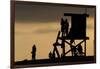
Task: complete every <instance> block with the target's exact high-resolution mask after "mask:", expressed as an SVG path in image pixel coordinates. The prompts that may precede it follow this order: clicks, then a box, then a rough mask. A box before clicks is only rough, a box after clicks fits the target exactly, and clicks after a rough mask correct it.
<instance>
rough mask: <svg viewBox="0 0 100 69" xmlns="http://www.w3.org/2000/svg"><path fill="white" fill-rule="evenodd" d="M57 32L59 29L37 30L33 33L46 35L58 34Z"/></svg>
mask: <svg viewBox="0 0 100 69" xmlns="http://www.w3.org/2000/svg"><path fill="white" fill-rule="evenodd" d="M57 31H58V29H49V28H45V29H37V30H35V31H33V33H35V34H44V33H51V32H57Z"/></svg>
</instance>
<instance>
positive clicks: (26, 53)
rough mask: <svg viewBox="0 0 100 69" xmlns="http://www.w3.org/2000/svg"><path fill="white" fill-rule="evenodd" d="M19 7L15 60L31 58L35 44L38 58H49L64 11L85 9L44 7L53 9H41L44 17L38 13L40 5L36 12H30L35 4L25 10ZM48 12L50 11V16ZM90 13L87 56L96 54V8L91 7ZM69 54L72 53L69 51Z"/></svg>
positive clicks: (16, 25)
mask: <svg viewBox="0 0 100 69" xmlns="http://www.w3.org/2000/svg"><path fill="white" fill-rule="evenodd" d="M19 7H20V6H18V7H16V17H15V18H16V21H15V61H21V60H24V59H28V60H31V51H32V46H33V44H35V45H36V48H37V51H36V59H43V58H48V53H49V52H50V51H52V49H53V45H52V44H53V43H54V42H55V40H56V37H57V33H58V31H59V30H60V18H61V17H62V14H63V13H64V12H68V11H69V10H70V11H72V12H80V13H82V12H84V11H83V10H84V8H83V9H82V8H76V9H75V8H72V7H71V9H73V10H74V11H73V10H71V9H69V10H67V9H68V8H70V7H67V8H66V7H64V8H62V7H60V8H61V9H62V10H60V11H58V10H59V9H60V8H59V7H42V9H47V8H48V9H51V10H49V11H48V9H47V10H45V11H43V10H41V12H42V13H43V15H44V17H43V15H42V14H41V16H42V17H43V18H42V17H41V16H40V15H37V14H36V12H37V13H38V11H37V10H39V9H40V7H39V6H38V9H35V11H36V12H35V11H33V10H31V11H32V12H30V9H32V8H33V9H34V6H32V7H31V6H28V7H27V6H24V7H27V8H24V9H23V10H21V7H22V6H21V7H20V8H19ZM35 7H37V6H35ZM22 8H23V7H22ZM28 8H30V9H28ZM56 8H57V9H56ZM58 8H59V9H58ZM26 9H28V10H26ZM25 10H26V11H25ZM53 10H54V13H56V14H54V13H53V12H52V11H53ZM50 11H51V13H50ZM57 11H58V12H57ZM22 12H23V13H22ZM29 12H30V13H29ZM33 12H34V13H33ZM46 12H49V16H48V14H47V13H46ZM52 13H53V14H54V15H53V16H52ZM88 13H89V14H90V17H89V18H87V36H88V37H89V38H90V39H89V40H87V53H86V54H87V56H89V55H94V42H93V40H94V9H91V8H89V9H88ZM31 14H32V15H31ZM34 16H37V17H36V18H38V20H39V19H40V21H36V20H37V19H36V18H34ZM38 16H40V17H38ZM32 18H33V20H32ZM26 19H27V20H26ZM34 19H36V20H34ZM43 19H44V20H43ZM47 20H48V21H47ZM69 22H70V21H69ZM67 49H69V47H66V50H67ZM59 50H60V53H61V48H60V47H59ZM68 55H71V54H70V53H69V54H68Z"/></svg>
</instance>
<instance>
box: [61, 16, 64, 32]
mask: <svg viewBox="0 0 100 69" xmlns="http://www.w3.org/2000/svg"><path fill="white" fill-rule="evenodd" d="M61 32H62V34H64V20H63V18H61Z"/></svg>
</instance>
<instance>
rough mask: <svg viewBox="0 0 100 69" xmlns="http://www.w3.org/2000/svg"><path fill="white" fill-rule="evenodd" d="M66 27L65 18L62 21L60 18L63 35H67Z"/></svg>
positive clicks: (67, 24) (67, 26)
mask: <svg viewBox="0 0 100 69" xmlns="http://www.w3.org/2000/svg"><path fill="white" fill-rule="evenodd" d="M68 28H69V23H68V21H67V19H66V20H65V21H64V19H63V18H61V32H62V35H63V36H67V34H68Z"/></svg>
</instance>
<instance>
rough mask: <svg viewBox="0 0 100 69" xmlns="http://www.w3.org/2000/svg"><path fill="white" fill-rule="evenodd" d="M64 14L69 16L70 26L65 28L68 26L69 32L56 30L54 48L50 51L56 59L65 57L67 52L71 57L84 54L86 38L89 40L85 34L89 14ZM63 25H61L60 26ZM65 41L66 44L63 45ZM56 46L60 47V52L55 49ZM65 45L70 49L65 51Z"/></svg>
mask: <svg viewBox="0 0 100 69" xmlns="http://www.w3.org/2000/svg"><path fill="white" fill-rule="evenodd" d="M64 16H66V17H67V16H70V17H71V28H67V27H68V26H67V27H66V28H67V29H69V32H68V31H67V32H64V31H62V30H64V29H61V30H60V31H59V32H58V35H57V39H56V42H55V43H54V44H53V47H54V49H53V52H52V53H53V54H56V55H57V58H58V59H63V58H64V57H67V54H68V53H71V56H72V57H78V56H81V57H84V56H86V40H89V37H87V36H86V21H87V17H89V15H88V14H72V13H64ZM63 22H64V21H63ZM65 23H66V21H65ZM65 25H66V24H65ZM65 25H62V28H63V26H65ZM65 34H66V35H65ZM59 40H60V41H61V42H60V43H59V42H58V41H59ZM76 40H78V41H79V42H78V43H77V42H75V41H76ZM66 43H67V45H65V44H66ZM58 46H60V47H61V49H62V54H60V53H59V50H58V49H57V47H58ZM67 46H68V47H70V49H68V50H67V51H65V48H67Z"/></svg>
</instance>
